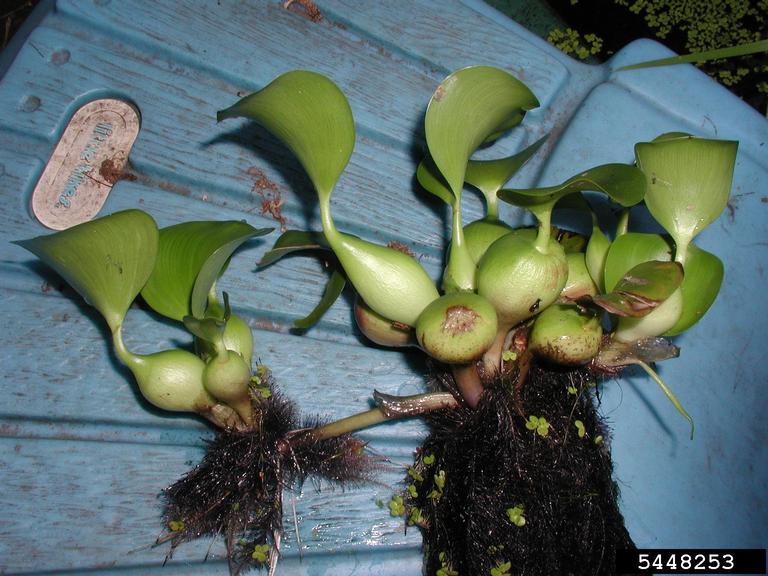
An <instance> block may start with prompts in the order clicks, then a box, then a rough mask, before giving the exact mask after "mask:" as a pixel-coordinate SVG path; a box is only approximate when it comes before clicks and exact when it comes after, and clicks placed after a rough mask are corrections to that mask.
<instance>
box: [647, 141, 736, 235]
mask: <svg viewBox="0 0 768 576" xmlns="http://www.w3.org/2000/svg"><path fill="white" fill-rule="evenodd" d="M737 148H738V142H733V141H728V140H709V139H705V138H693V137H690V138H685V137H681V138H664V139H661V140H656V141H654V142H644V143H639V144H637V145H636V146H635V156H636V158H637V165H638V167H639V168H640V169H641V170H642V171H643V172H644V173H645V178H646V180H647V184H648V191H647V193H646V196H645V203H646V205H647V206H648V209H649V210H650V212H651V214H652V215H653V217H654V218H656V220H657V221H658V222H659V223H660V224H661V225H662V226H663V227H664V229H665V230H666V231H667V232H669V233H670V234H671V235H672V238H674V240H675V242H676V243H677V245H678V247H680V246H682V248H683V250H685V247H687V244H688V243H689V242H690V240H691V239H693V238H694V237H695V236H696V235H697V234H698V233H699V232H701V231H702V230H703V229H704V228H706V227H707V226H708V225H709V224H711V223H712V222H713V221H714V220H715V219H716V218H717V217H718V216H720V213H721V212H722V211H723V209H724V208H725V205H726V203H727V202H728V196H729V194H730V191H731V182H732V179H733V169H734V165H735V162H736V150H737Z"/></svg>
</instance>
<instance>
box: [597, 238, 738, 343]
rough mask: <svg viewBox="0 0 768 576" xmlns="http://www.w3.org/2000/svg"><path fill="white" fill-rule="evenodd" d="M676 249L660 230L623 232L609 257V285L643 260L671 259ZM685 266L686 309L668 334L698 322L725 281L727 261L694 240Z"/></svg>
mask: <svg viewBox="0 0 768 576" xmlns="http://www.w3.org/2000/svg"><path fill="white" fill-rule="evenodd" d="M673 251H674V244H673V242H672V240H671V239H670V238H669V237H665V236H661V235H659V234H641V233H638V232H630V233H628V234H625V235H624V236H620V237H619V238H617V239H616V240H614V241H613V243H612V244H611V247H610V249H609V251H608V257H607V258H606V265H605V286H606V288H607V289H609V290H613V289H614V287H615V286H616V283H617V282H618V281H619V279H620V278H621V277H622V276H623V275H624V274H626V272H627V271H628V270H629V269H630V268H632V267H633V266H635V265H637V264H639V263H641V262H646V261H648V260H671V259H672V253H673ZM683 269H684V278H683V283H682V285H681V287H680V288H681V290H682V293H683V311H682V313H681V315H680V318H679V320H678V321H677V323H676V324H675V325H674V326H673V327H672V328H671V329H670V330H669V331H668V332H666V333H665V335H666V336H673V335H675V334H680V333H681V332H684V331H685V330H687V329H688V328H690V327H691V326H693V325H694V324H695V323H696V322H698V321H699V320H700V319H701V317H702V316H703V315H704V314H705V313H706V311H707V310H709V308H710V306H712V304H713V303H714V301H715V298H716V297H717V294H718V293H719V292H720V287H721V285H722V283H723V275H724V270H723V263H722V262H721V261H720V259H719V258H718V257H717V256H715V255H714V254H711V253H710V252H707V251H706V250H703V249H701V248H699V247H698V246H696V245H694V244H691V245H690V246H689V247H688V257H687V258H686V260H685V264H684V265H683Z"/></svg>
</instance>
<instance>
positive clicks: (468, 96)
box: [424, 66, 539, 196]
mask: <svg viewBox="0 0 768 576" xmlns="http://www.w3.org/2000/svg"><path fill="white" fill-rule="evenodd" d="M538 105H539V102H538V100H537V99H536V97H535V96H534V95H533V93H532V92H531V91H530V90H529V89H528V87H527V86H526V85H525V84H523V83H522V82H520V81H519V80H518V79H517V78H515V77H514V76H512V75H511V74H509V73H508V72H505V71H504V70H501V69H499V68H494V67H491V66H473V67H469V68H464V69H462V70H458V71H456V72H454V73H453V74H451V75H450V76H448V77H447V78H446V79H445V80H444V81H443V82H442V83H441V84H440V86H438V88H437V90H436V91H435V93H434V94H433V95H432V99H431V100H430V102H429V105H428V106H427V112H426V117H425V120H424V124H425V131H426V137H427V146H428V147H429V153H430V155H431V156H432V158H433V160H434V162H435V165H436V166H437V168H438V169H439V170H440V173H441V174H442V175H443V177H444V178H445V180H446V182H447V183H448V186H449V187H450V189H451V190H452V191H453V193H454V195H456V196H459V195H460V194H461V189H462V186H463V184H464V173H465V170H466V167H467V161H468V160H469V158H470V156H472V154H473V153H474V152H475V150H477V148H478V147H479V146H480V145H481V144H482V143H483V142H484V141H485V140H486V139H487V138H488V137H489V136H491V135H494V134H495V133H497V132H499V130H500V129H502V128H503V127H505V126H507V125H508V123H509V121H510V120H511V119H516V118H517V117H519V116H520V115H521V113H523V112H525V111H527V110H530V109H532V108H536V107H537V106H538Z"/></svg>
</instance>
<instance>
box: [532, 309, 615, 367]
mask: <svg viewBox="0 0 768 576" xmlns="http://www.w3.org/2000/svg"><path fill="white" fill-rule="evenodd" d="M602 337H603V329H602V326H601V325H600V318H599V316H597V315H595V313H594V312H592V311H589V310H585V309H581V308H579V307H578V306H573V305H563V304H556V305H553V306H550V307H549V308H547V309H545V310H544V311H543V312H542V313H541V314H539V315H538V316H537V317H536V320H535V321H534V323H533V327H532V328H531V331H530V334H529V336H528V349H529V350H530V351H531V352H532V353H533V354H534V355H535V356H537V357H539V358H543V359H545V360H547V361H548V362H552V363H555V364H559V365H563V366H580V365H582V364H586V363H588V362H589V361H591V360H592V359H593V358H594V357H595V356H597V353H598V351H599V350H600V343H601V341H602Z"/></svg>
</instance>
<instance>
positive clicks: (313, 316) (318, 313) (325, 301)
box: [293, 270, 347, 329]
mask: <svg viewBox="0 0 768 576" xmlns="http://www.w3.org/2000/svg"><path fill="white" fill-rule="evenodd" d="M346 285H347V279H346V277H345V276H344V274H342V273H341V272H339V271H338V270H334V271H333V274H331V278H330V279H329V280H328V284H326V285H325V291H324V292H323V297H322V299H321V300H320V302H319V303H318V305H317V306H315V309H314V310H312V312H311V313H310V314H309V315H308V316H306V317H305V318H302V319H300V320H295V321H294V323H293V325H294V326H296V328H301V329H307V328H311V327H312V326H314V325H315V324H317V322H318V321H319V320H320V318H322V317H323V314H325V313H326V312H327V311H328V309H329V308H330V307H331V306H332V305H333V303H334V302H336V300H338V298H339V296H341V293H342V292H343V291H344V287H345V286H346Z"/></svg>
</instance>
